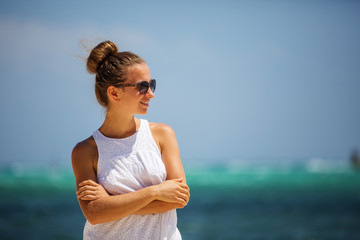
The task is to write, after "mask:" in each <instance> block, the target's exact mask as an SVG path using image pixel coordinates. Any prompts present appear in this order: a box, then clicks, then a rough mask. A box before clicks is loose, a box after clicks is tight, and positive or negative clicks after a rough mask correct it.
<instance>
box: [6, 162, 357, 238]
mask: <svg viewBox="0 0 360 240" xmlns="http://www.w3.org/2000/svg"><path fill="white" fill-rule="evenodd" d="M325 163H326V164H325ZM204 166H206V167H204ZM186 173H187V181H188V184H189V185H190V188H191V200H190V203H189V205H188V206H187V207H186V208H184V209H182V210H178V227H179V229H180V231H181V233H182V236H183V239H360V172H358V171H355V170H353V169H351V168H350V166H348V165H347V164H346V163H344V162H342V163H341V164H339V162H332V163H331V164H330V163H328V162H326V161H323V160H322V161H319V160H311V161H307V162H306V164H305V163H301V164H300V163H299V162H297V163H296V164H294V163H292V164H290V165H289V164H285V163H282V164H264V163H256V164H247V165H246V164H245V165H240V164H228V163H227V164H221V163H216V164H210V165H209V164H207V165H203V166H202V164H198V165H197V166H195V165H194V166H192V167H190V166H186ZM0 192H1V198H0V239H82V229H83V225H84V222H85V219H84V217H83V216H82V213H81V211H80V208H79V206H78V203H77V200H76V197H75V194H74V177H73V175H72V171H71V169H60V168H47V169H39V168H37V169H36V168H29V167H19V166H17V167H9V166H8V167H3V168H2V169H1V170H0Z"/></svg>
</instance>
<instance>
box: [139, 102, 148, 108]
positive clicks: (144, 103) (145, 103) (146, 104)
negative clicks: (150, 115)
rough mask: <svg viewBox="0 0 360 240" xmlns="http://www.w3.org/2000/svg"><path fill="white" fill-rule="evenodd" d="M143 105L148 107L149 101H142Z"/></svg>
mask: <svg viewBox="0 0 360 240" xmlns="http://www.w3.org/2000/svg"><path fill="white" fill-rule="evenodd" d="M140 103H141V104H142V105H144V106H146V107H148V106H149V102H140Z"/></svg>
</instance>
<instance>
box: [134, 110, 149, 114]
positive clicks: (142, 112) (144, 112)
mask: <svg viewBox="0 0 360 240" xmlns="http://www.w3.org/2000/svg"><path fill="white" fill-rule="evenodd" d="M147 112H148V111H147V110H145V111H139V112H138V113H136V114H137V115H145V114H147Z"/></svg>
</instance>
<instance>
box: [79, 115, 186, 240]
mask: <svg viewBox="0 0 360 240" xmlns="http://www.w3.org/2000/svg"><path fill="white" fill-rule="evenodd" d="M93 137H94V139H95V142H96V145H97V148H98V153H99V158H98V163H97V181H98V183H99V184H101V185H102V186H103V187H104V188H105V189H106V191H107V192H108V193H109V194H113V195H116V194H125V193H129V192H134V191H137V190H139V189H142V188H145V187H148V186H151V185H155V184H159V183H162V182H164V181H165V180H166V169H165V166H164V163H163V161H162V159H161V153H160V151H159V148H158V147H157V145H156V143H155V141H154V138H153V136H152V134H151V131H150V127H149V123H148V122H147V121H146V120H144V119H141V120H140V127H139V129H138V131H137V132H136V133H135V134H133V135H131V136H130V137H127V138H121V139H116V138H108V137H106V136H104V135H103V134H102V133H101V132H100V131H99V130H96V131H95V132H94V134H93ZM176 225H177V216H176V210H175V209H174V210H170V211H167V212H164V213H156V214H151V215H130V216H127V217H125V218H122V219H120V220H116V221H111V222H107V223H100V224H96V225H91V224H90V223H89V222H88V221H87V222H86V223H85V227H84V239H86V240H89V239H91V240H95V239H104V240H106V239H127V240H131V239H134V240H135V239H149V240H151V239H154V240H158V239H162V240H179V239H181V235H180V232H179V230H178V229H177V227H176Z"/></svg>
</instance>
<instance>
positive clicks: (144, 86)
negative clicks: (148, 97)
mask: <svg viewBox="0 0 360 240" xmlns="http://www.w3.org/2000/svg"><path fill="white" fill-rule="evenodd" d="M148 89H149V83H148V82H142V83H140V85H139V92H140V93H141V94H146V93H147V91H148Z"/></svg>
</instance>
